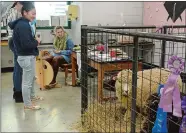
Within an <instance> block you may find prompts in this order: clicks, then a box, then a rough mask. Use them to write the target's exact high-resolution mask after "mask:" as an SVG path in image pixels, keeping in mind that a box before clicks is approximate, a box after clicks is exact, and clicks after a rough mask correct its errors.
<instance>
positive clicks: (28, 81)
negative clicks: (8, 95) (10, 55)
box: [17, 56, 36, 106]
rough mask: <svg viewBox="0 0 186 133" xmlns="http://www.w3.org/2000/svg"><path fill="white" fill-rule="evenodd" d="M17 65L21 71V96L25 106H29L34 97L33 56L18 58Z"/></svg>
mask: <svg viewBox="0 0 186 133" xmlns="http://www.w3.org/2000/svg"><path fill="white" fill-rule="evenodd" d="M17 61H18V63H19V65H20V66H21V68H22V69H23V77H22V95H23V102H24V105H25V106H31V105H32V103H31V98H32V97H34V96H35V90H34V81H35V63H36V62H35V61H36V58H35V56H18V59H17Z"/></svg>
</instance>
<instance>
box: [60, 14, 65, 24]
mask: <svg viewBox="0 0 186 133" xmlns="http://www.w3.org/2000/svg"><path fill="white" fill-rule="evenodd" d="M59 22H60V26H65V24H66V16H60V17H59Z"/></svg>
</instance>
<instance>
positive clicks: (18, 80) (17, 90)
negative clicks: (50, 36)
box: [7, 1, 36, 103]
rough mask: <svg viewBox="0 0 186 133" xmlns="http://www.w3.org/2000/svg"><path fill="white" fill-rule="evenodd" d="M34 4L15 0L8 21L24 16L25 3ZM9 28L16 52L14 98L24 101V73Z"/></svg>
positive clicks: (9, 36) (10, 32)
mask: <svg viewBox="0 0 186 133" xmlns="http://www.w3.org/2000/svg"><path fill="white" fill-rule="evenodd" d="M26 3H27V4H32V2H30V1H27V2H24V1H16V2H14V4H13V6H12V7H11V9H10V10H9V12H8V13H9V16H8V18H7V22H8V23H9V22H12V21H15V20H16V19H18V18H20V17H22V15H21V9H22V7H23V5H24V4H26ZM35 23H36V21H35V20H34V21H32V22H30V25H31V28H32V29H33V30H32V32H33V36H35ZM7 30H8V45H9V48H10V50H11V51H12V52H13V54H14V72H13V85H14V87H13V91H14V92H13V98H14V99H15V102H16V103H19V102H23V97H22V87H21V84H22V75H23V71H22V68H21V67H20V65H19V63H18V62H17V54H16V51H15V48H14V44H13V40H12V34H13V31H12V29H11V28H10V27H9V26H7Z"/></svg>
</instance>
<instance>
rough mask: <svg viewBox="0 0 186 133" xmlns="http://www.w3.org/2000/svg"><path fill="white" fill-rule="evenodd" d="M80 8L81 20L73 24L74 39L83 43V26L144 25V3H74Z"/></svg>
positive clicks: (77, 42)
mask: <svg viewBox="0 0 186 133" xmlns="http://www.w3.org/2000/svg"><path fill="white" fill-rule="evenodd" d="M72 4H74V5H78V6H79V15H80V16H79V19H78V20H77V21H73V22H72V29H71V32H72V38H73V39H74V41H75V43H76V44H80V43H81V31H80V28H81V25H90V26H97V25H98V24H101V25H107V24H109V25H110V26H118V25H123V24H124V23H125V24H126V25H128V26H131V25H143V2H73V3H72Z"/></svg>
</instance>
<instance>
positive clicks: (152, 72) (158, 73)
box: [115, 68, 182, 108]
mask: <svg viewBox="0 0 186 133" xmlns="http://www.w3.org/2000/svg"><path fill="white" fill-rule="evenodd" d="M169 74H170V71H169V70H168V69H158V68H154V69H149V70H144V71H139V72H138V73H137V76H138V79H137V99H136V102H137V103H136V104H137V106H138V107H141V108H144V105H145V103H146V100H147V98H148V97H149V96H150V95H151V94H153V93H156V92H157V88H158V86H159V83H161V84H165V83H166V81H167V79H168V76H169ZM126 85H127V90H128V93H127V95H123V94H124V89H123V88H124V87H126ZM178 85H179V88H180V91H181V88H182V80H181V77H179V79H178ZM115 88H116V95H117V97H118V100H119V101H120V102H122V106H124V107H125V108H128V107H130V106H131V105H132V102H131V101H132V91H131V90H132V71H131V70H122V71H120V72H119V73H118V75H117V78H116V84H115ZM125 90H126V89H125ZM127 104H128V105H127Z"/></svg>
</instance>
